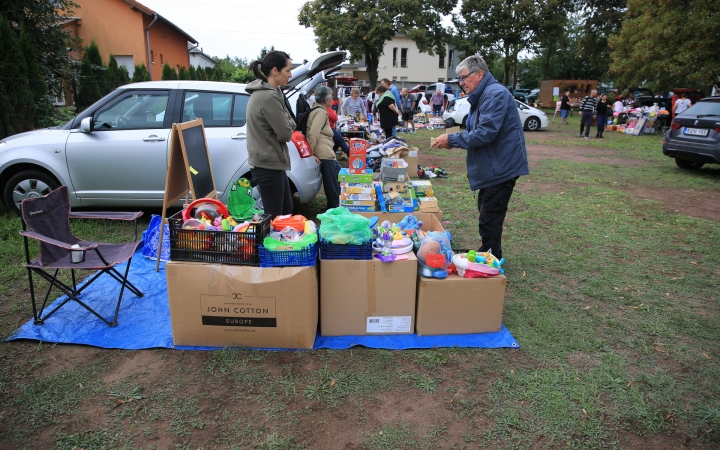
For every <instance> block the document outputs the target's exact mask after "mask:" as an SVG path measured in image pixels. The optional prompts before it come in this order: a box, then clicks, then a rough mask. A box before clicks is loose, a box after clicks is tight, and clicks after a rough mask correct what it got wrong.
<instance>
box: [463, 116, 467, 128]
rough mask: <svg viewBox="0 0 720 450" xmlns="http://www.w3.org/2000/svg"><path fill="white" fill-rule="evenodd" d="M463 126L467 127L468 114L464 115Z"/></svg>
mask: <svg viewBox="0 0 720 450" xmlns="http://www.w3.org/2000/svg"><path fill="white" fill-rule="evenodd" d="M462 127H463V128H467V116H465V117H463V121H462Z"/></svg>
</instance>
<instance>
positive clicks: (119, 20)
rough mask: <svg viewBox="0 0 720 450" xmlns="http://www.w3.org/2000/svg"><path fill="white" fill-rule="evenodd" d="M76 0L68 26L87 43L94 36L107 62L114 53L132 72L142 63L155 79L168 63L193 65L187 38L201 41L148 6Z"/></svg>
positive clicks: (124, 1)
mask: <svg viewBox="0 0 720 450" xmlns="http://www.w3.org/2000/svg"><path fill="white" fill-rule="evenodd" d="M74 1H75V3H77V4H78V5H79V8H76V9H74V10H73V12H72V15H71V16H68V17H67V19H66V21H65V25H64V27H65V29H66V30H68V31H70V33H71V34H72V35H73V36H79V37H81V38H82V39H83V44H84V45H88V44H90V41H91V40H94V41H95V42H96V43H97V45H98V48H99V49H100V54H101V55H102V58H103V61H104V62H105V63H106V64H107V61H108V58H109V56H110V54H111V53H112V54H113V55H114V56H115V58H116V59H117V61H118V64H119V65H124V66H125V67H126V68H127V69H128V72H129V73H130V76H132V74H133V71H134V68H135V65H137V64H140V63H143V64H145V67H147V69H148V72H150V74H151V76H152V79H153V80H160V79H161V78H162V71H163V67H164V66H165V65H166V64H170V66H171V67H172V68H173V69H174V70H176V71H179V70H180V67H185V68H188V67H190V56H189V52H188V42H190V43H192V44H194V45H195V46H197V45H198V42H197V41H196V40H195V39H193V37H192V36H190V35H189V34H187V33H186V32H184V31H183V30H181V29H180V28H178V27H177V26H176V25H175V24H173V23H172V22H170V21H169V20H167V19H166V18H164V17H163V16H161V15H160V14H158V13H157V12H155V11H153V10H152V9H150V8H148V7H147V6H144V5H143V4H141V3H139V2H137V1H135V0H74ZM74 56H75V57H76V58H77V59H80V58H81V56H82V55H74Z"/></svg>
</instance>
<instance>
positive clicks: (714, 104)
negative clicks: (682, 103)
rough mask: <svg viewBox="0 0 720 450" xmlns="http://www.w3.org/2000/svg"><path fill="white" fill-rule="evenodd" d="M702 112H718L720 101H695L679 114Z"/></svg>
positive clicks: (697, 113) (698, 113)
mask: <svg viewBox="0 0 720 450" xmlns="http://www.w3.org/2000/svg"><path fill="white" fill-rule="evenodd" d="M704 114H720V101H711V102H697V103H695V104H694V105H692V106H691V107H690V108H688V109H687V111H685V112H684V113H682V114H681V115H689V116H700V115H704Z"/></svg>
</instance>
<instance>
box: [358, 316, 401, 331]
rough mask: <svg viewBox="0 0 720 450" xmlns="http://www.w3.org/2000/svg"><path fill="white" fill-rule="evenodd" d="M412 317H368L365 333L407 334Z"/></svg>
mask: <svg viewBox="0 0 720 450" xmlns="http://www.w3.org/2000/svg"><path fill="white" fill-rule="evenodd" d="M411 325H412V316H381V317H368V318H367V328H366V329H365V332H366V333H409V332H410V326H411Z"/></svg>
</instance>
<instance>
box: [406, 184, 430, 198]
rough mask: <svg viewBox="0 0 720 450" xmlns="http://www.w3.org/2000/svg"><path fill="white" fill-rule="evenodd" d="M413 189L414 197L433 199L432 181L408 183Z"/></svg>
mask: <svg viewBox="0 0 720 450" xmlns="http://www.w3.org/2000/svg"><path fill="white" fill-rule="evenodd" d="M410 184H411V185H412V187H413V189H415V196H416V197H418V198H420V197H433V196H434V194H433V189H432V181H430V180H413V181H412V182H411V183H410Z"/></svg>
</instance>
